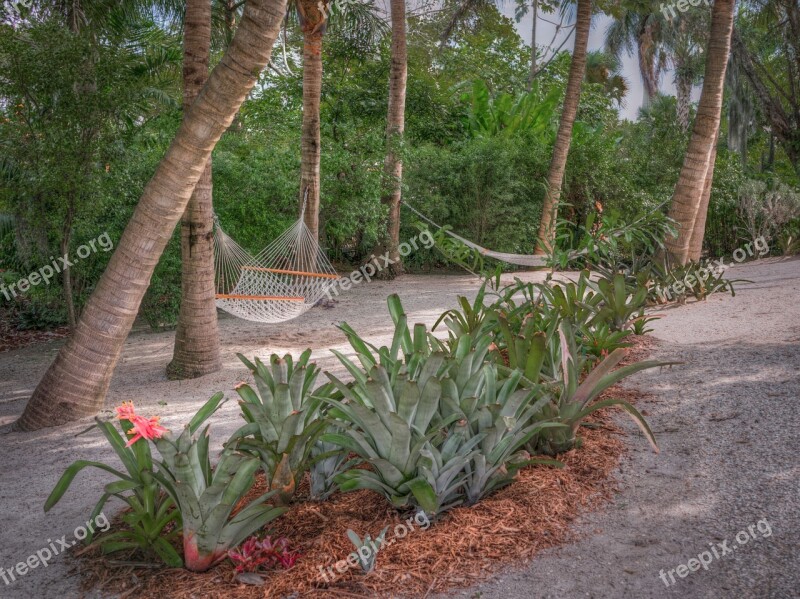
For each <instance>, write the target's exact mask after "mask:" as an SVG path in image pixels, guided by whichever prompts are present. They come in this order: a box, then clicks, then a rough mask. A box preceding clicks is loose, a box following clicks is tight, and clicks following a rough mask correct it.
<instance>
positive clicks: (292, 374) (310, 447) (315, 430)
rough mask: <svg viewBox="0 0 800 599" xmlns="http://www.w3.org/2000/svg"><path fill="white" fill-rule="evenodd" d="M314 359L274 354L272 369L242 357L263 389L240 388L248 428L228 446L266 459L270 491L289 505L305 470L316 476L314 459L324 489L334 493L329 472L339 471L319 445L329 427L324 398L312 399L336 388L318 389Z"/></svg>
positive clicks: (264, 463)
mask: <svg viewBox="0 0 800 599" xmlns="http://www.w3.org/2000/svg"><path fill="white" fill-rule="evenodd" d="M310 357H311V350H310V349H309V350H306V351H305V352H303V354H302V355H301V356H300V357H299V358H298V359H297V361H294V360H293V359H292V356H291V355H289V354H287V355H286V356H284V357H283V358H281V357H279V356H277V355H275V354H273V355H272V356H271V357H270V361H269V367H268V366H266V365H265V364H264V363H263V362H261V360H259V359H258V358H256V360H255V363H253V362H250V361H249V360H248V359H247V358H245V357H244V356H242V355H241V354H239V359H240V360H241V361H242V362H243V363H244V364H245V366H247V367H248V368H249V369H250V371H251V373H252V374H253V378H254V379H255V384H256V389H257V390H258V391H256V390H255V389H253V388H252V387H250V385H247V384H244V383H242V384H240V385H238V386H237V387H236V392H237V393H238V394H239V397H240V398H241V400H240V401H239V407H240V408H241V411H242V417H243V418H244V420H245V422H246V424H245V425H244V426H243V427H241V428H240V429H239V430H237V431H236V432H235V433H234V434H233V435H232V436H231V439H230V440H229V441H228V443H227V446H229V447H235V448H236V449H239V450H241V451H244V452H247V453H250V454H252V455H254V456H257V457H258V458H259V459H260V460H261V463H262V466H263V469H264V472H265V474H266V476H267V481H268V484H269V488H270V490H274V491H276V493H277V499H278V500H279V501H280V502H281V503H284V504H285V503H288V502H289V501H291V498H292V496H293V495H294V492H295V489H296V487H297V483H298V481H299V480H300V479H301V478H302V476H303V474H304V473H305V471H306V470H308V469H309V468H312V472H313V463H314V459H316V460H317V463H319V464H321V465H320V467H319V468H318V471H317V472H316V476H317V477H318V478H319V477H322V478H323V479H324V481H317V483H316V487H317V488H318V487H319V486H320V484H321V485H322V486H323V487H326V489H325V491H330V490H331V489H330V485H329V484H328V483H327V480H328V478H329V477H328V476H327V475H326V472H325V469H326V468H328V469H329V468H331V467H334V468H335V467H336V465H335V464H334V465H333V466H332V465H331V464H330V462H327V463H324V462H323V461H322V460H324V459H326V458H332V457H334V456H333V455H324V456H323V455H322V453H324V452H321V451H319V448H318V447H317V446H316V444H317V440H318V439H319V436H320V435H321V434H322V432H323V430H324V429H325V426H326V423H325V421H324V420H323V419H322V417H321V410H320V407H321V405H322V404H321V402H320V400H319V399H316V398H314V397H312V396H319V397H321V396H325V395H327V394H328V393H329V392H330V391H332V390H333V389H332V387H331V385H329V384H328V385H323V386H322V387H320V388H319V389H314V385H315V383H316V380H317V377H318V376H319V369H318V368H317V366H316V364H314V363H311V364H309V362H308V360H309V358H310ZM315 448H316V451H315ZM312 452H313V453H314V459H312ZM320 468H321V470H320ZM312 476H314V475H313V474H312Z"/></svg>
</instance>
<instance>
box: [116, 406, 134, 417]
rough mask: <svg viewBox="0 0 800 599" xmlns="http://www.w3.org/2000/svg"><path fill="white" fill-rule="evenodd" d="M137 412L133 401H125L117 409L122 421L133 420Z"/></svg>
mask: <svg viewBox="0 0 800 599" xmlns="http://www.w3.org/2000/svg"><path fill="white" fill-rule="evenodd" d="M134 416H136V412H135V411H134V409H133V402H132V401H123V402H122V405H121V406H119V407H118V408H117V418H118V419H120V420H133V417H134Z"/></svg>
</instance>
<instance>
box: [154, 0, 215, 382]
mask: <svg viewBox="0 0 800 599" xmlns="http://www.w3.org/2000/svg"><path fill="white" fill-rule="evenodd" d="M183 27H184V29H183V31H184V48H183V110H184V112H186V111H188V110H189V108H190V107H191V105H192V103H193V102H194V101H195V99H196V98H197V95H198V94H199V93H200V90H201V89H203V86H204V85H205V83H206V81H207V80H208V60H209V53H210V52H211V2H210V1H209V0H188V1H187V3H186V16H185V18H184V25H183ZM213 226H214V224H213V193H212V183H211V159H210V158H209V160H208V163H207V164H206V168H205V170H204V171H203V174H202V176H201V177H200V180H199V181H198V182H197V186H196V187H195V188H194V193H193V194H192V197H191V199H190V200H189V205H188V206H187V207H186V212H184V214H183V218H182V219H181V308H180V314H179V315H178V328H177V330H176V332H175V349H174V352H173V357H172V362H170V363H169V365H168V366H167V376H168V377H169V378H171V379H191V378H197V377H199V376H203V375H205V374H209V373H211V372H216V371H218V370H220V369H221V368H222V359H221V358H220V349H219V329H218V327H217V306H216V302H215V294H216V291H215V287H214V238H213Z"/></svg>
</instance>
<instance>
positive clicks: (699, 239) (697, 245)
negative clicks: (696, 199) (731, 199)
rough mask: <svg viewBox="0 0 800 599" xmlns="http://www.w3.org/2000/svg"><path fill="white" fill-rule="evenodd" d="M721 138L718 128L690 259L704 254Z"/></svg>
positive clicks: (691, 241)
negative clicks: (715, 167)
mask: <svg viewBox="0 0 800 599" xmlns="http://www.w3.org/2000/svg"><path fill="white" fill-rule="evenodd" d="M718 140H719V129H717V139H716V140H715V141H714V147H713V149H712V150H711V161H710V162H709V165H708V175H706V182H705V186H704V187H703V198H702V199H701V200H700V208H699V209H698V211H697V218H696V219H695V220H694V228H693V229H692V237H691V239H690V241H689V260H690V261H692V262H699V261H700V256H702V254H703V238H704V237H705V235H706V217H707V216H708V203H709V201H710V200H711V185H712V183H713V182H714V165H715V163H716V162H717V141H718Z"/></svg>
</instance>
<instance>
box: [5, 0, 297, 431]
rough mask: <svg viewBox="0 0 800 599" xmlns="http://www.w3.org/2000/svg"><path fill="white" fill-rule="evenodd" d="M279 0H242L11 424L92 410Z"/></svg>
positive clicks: (48, 421) (250, 72)
mask: <svg viewBox="0 0 800 599" xmlns="http://www.w3.org/2000/svg"><path fill="white" fill-rule="evenodd" d="M285 11H286V0H249V1H248V2H247V5H246V7H245V12H244V17H243V19H242V21H241V24H240V25H239V28H238V30H237V31H236V35H235V37H234V40H233V44H232V45H231V47H230V48H229V49H228V51H227V52H226V53H225V56H223V58H222V61H221V62H220V64H219V65H218V66H217V67H216V68H215V69H214V71H213V72H212V73H211V77H210V78H209V80H208V83H207V84H206V86H205V87H204V88H203V91H202V92H201V93H200V95H199V96H198V98H197V100H196V101H195V103H194V104H193V105H192V107H191V109H190V110H189V112H188V113H186V115H185V116H184V119H183V122H182V123H181V126H180V128H179V129H178V132H177V134H176V135H175V138H174V139H173V141H172V144H171V145H170V148H169V150H167V153H166V155H165V156H164V158H163V160H162V161H161V164H159V166H158V169H157V170H156V173H155V175H154V176H153V178H152V179H151V180H150V182H149V183H148V184H147V186H146V187H145V189H144V192H143V194H142V197H141V199H140V200H139V204H138V205H137V207H136V210H135V211H134V213H133V216H132V217H131V220H130V222H129V223H128V226H127V227H126V228H125V232H124V233H123V234H122V238H121V239H120V241H119V244H118V245H117V249H116V251H115V252H114V255H113V256H112V257H111V260H110V262H109V264H108V267H107V268H106V270H105V272H104V273H103V276H102V277H101V278H100V281H99V282H98V284H97V288H96V289H95V291H94V293H93V294H92V296H91V297H90V298H89V301H88V303H87V304H86V307H85V308H84V310H83V313H82V315H81V318H80V320H79V321H78V326H77V327H76V328H75V331H74V333H73V334H72V336H71V337H70V338H69V340H68V341H67V342H66V343H65V345H64V346H63V347H62V349H61V351H60V352H59V353H58V356H57V357H56V360H55V362H54V363H53V365H52V366H51V367H50V368H49V369H48V371H47V372H46V373H45V375H44V378H43V379H42V381H41V382H40V383H39V385H38V386H37V387H36V390H35V391H34V392H33V396H32V397H31V399H30V401H29V402H28V405H27V406H26V407H25V412H24V413H23V414H22V416H21V418H20V419H19V420H18V421H17V422H16V423H15V424H16V426H15V427H16V428H17V429H21V430H33V429H38V428H42V427H46V426H54V425H57V424H60V423H63V422H65V421H70V420H75V419H78V418H80V417H82V416H88V415H92V414H95V413H97V411H98V410H100V409H101V408H102V407H103V403H104V400H105V396H106V392H107V391H108V386H109V384H110V382H111V376H112V374H113V372H114V367H115V366H116V364H117V361H118V360H119V356H120V353H121V352H122V346H123V344H124V343H125V339H126V338H127V336H128V333H129V332H130V329H131V326H132V325H133V321H134V319H135V318H136V314H137V312H138V310H139V305H140V304H141V301H142V297H143V296H144V293H145V291H146V290H147V287H148V285H149V284H150V277H151V276H152V275H153V270H154V269H155V267H156V264H157V263H158V260H159V258H160V257H161V254H162V252H163V251H164V248H165V247H166V245H167V243H168V242H169V239H170V237H171V236H172V232H173V230H174V229H175V225H176V224H177V223H178V220H179V219H180V218H181V216H182V215H183V213H184V210H185V209H186V205H187V204H188V203H189V198H190V197H191V195H192V193H193V192H194V188H195V185H197V182H198V181H199V180H200V177H201V176H202V174H203V171H204V170H205V167H206V164H207V163H208V159H209V158H210V156H211V151H212V150H213V149H214V146H215V145H216V143H217V141H218V140H219V138H220V136H222V134H223V132H224V131H225V129H227V127H228V126H229V125H230V123H231V122H232V121H233V117H234V115H235V114H236V112H237V111H238V110H239V107H240V106H241V104H242V102H244V100H245V98H246V97H247V94H248V93H249V92H250V90H251V89H252V87H253V85H254V84H255V82H256V79H257V77H258V74H259V73H260V71H261V70H262V69H263V68H264V67H265V66H266V64H267V62H268V61H269V57H270V53H271V51H272V45H273V43H274V42H275V39H276V37H277V35H278V31H279V30H280V26H281V22H282V20H283V16H284V14H285Z"/></svg>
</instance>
